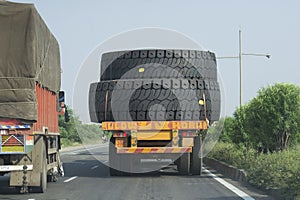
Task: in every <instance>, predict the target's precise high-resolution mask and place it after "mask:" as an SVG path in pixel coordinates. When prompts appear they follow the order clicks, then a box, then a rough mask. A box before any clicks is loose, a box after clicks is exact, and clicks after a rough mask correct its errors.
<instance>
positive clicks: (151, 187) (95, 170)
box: [0, 144, 272, 200]
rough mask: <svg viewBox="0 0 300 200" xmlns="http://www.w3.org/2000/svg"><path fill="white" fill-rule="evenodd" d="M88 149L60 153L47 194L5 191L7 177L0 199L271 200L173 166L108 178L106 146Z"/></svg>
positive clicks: (3, 179)
mask: <svg viewBox="0 0 300 200" xmlns="http://www.w3.org/2000/svg"><path fill="white" fill-rule="evenodd" d="M88 149H89V150H86V149H85V148H81V147H80V148H75V149H74V148H71V149H68V150H64V151H63V152H62V153H61V157H62V161H63V166H64V170H65V176H64V177H61V178H59V180H58V182H56V183H48V189H47V192H46V193H44V194H38V193H29V194H18V192H17V191H16V190H15V189H14V188H9V187H8V181H9V176H4V177H0V199H9V200H12V199H22V200H24V199H25V200H27V199H28V200H39V199H47V200H54V199H55V200H63V199H66V200H77V199H78V200H93V199H101V200H102V199H104V200H106V199H109V200H115V199H118V200H119V199H120V200H148V199H149V200H189V199H191V200H199V199H203V200H206V199H207V200H208V199H209V200H218V199H220V200H231V199H247V200H251V199H263V200H269V199H272V198H270V197H268V196H267V195H264V194H263V193H261V192H259V191H256V190H253V189H252V188H249V187H245V186H243V185H240V184H239V183H237V182H234V181H231V180H229V179H226V178H222V179H220V178H217V177H214V174H211V173H210V172H209V171H206V172H204V173H203V174H202V175H201V176H179V175H178V173H177V171H176V167H175V166H171V167H169V168H166V169H164V170H161V171H158V172H156V173H151V174H146V175H137V176H130V177H129V176H127V177H111V176H110V175H109V168H108V167H107V165H106V164H107V163H108V161H107V160H108V156H107V149H108V148H107V146H104V145H102V144H101V145H99V146H96V147H94V146H91V147H88ZM100 161H101V162H100ZM220 182H221V183H220ZM236 193H237V194H236ZM238 194H239V195H240V196H238Z"/></svg>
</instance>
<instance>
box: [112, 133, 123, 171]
mask: <svg viewBox="0 0 300 200" xmlns="http://www.w3.org/2000/svg"><path fill="white" fill-rule="evenodd" d="M114 142H115V141H114V138H111V140H110V142H109V173H110V176H122V175H123V172H122V171H119V170H118V169H121V160H120V156H119V155H118V154H117V152H116V148H115V144H114Z"/></svg>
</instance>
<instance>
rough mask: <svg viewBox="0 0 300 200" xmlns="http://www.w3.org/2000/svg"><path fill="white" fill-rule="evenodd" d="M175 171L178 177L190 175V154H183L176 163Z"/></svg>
mask: <svg viewBox="0 0 300 200" xmlns="http://www.w3.org/2000/svg"><path fill="white" fill-rule="evenodd" d="M177 169H178V172H179V174H180V175H189V173H190V153H184V154H182V155H181V157H180V158H179V159H178V161H177Z"/></svg>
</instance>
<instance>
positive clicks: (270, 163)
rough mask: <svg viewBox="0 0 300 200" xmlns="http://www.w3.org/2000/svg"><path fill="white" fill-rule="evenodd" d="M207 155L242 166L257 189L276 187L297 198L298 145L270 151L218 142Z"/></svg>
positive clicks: (299, 173)
mask: <svg viewBox="0 0 300 200" xmlns="http://www.w3.org/2000/svg"><path fill="white" fill-rule="evenodd" d="M208 157H210V158H214V159H217V160H219V161H223V162H225V163H227V164H230V165H233V166H236V167H238V168H240V169H244V170H245V171H246V172H247V179H248V182H249V183H250V184H252V185H254V186H256V187H258V188H260V189H265V190H278V191H280V192H281V193H282V194H284V195H285V197H286V198H287V199H300V147H299V146H297V147H294V148H290V149H288V150H285V151H278V152H274V153H267V154H263V153H258V152H256V151H255V150H253V149H246V148H244V147H241V146H238V145H235V144H232V143H223V142H219V143H217V144H216V146H215V147H214V149H213V150H212V151H211V152H210V153H209V154H208Z"/></svg>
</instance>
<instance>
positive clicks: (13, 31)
mask: <svg viewBox="0 0 300 200" xmlns="http://www.w3.org/2000/svg"><path fill="white" fill-rule="evenodd" d="M60 79H61V68H60V53H59V45H58V42H57V41H56V39H55V37H54V36H53V35H52V33H51V32H50V30H49V29H48V27H47V25H46V24H45V22H44V21H43V19H42V18H41V16H40V15H39V13H38V12H37V10H36V9H35V7H34V5H33V4H21V3H12V2H6V1H4V2H3V1H0V117H1V118H14V119H21V120H25V121H27V120H29V121H36V120H37V103H36V92H35V85H36V82H38V83H39V84H40V85H41V86H42V87H45V88H47V89H48V90H50V91H52V92H54V93H57V92H58V91H59V89H60Z"/></svg>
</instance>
